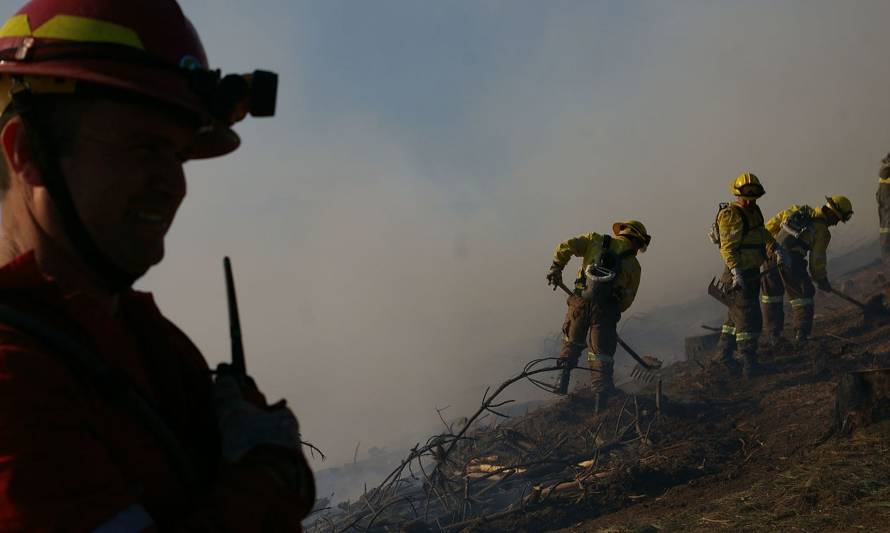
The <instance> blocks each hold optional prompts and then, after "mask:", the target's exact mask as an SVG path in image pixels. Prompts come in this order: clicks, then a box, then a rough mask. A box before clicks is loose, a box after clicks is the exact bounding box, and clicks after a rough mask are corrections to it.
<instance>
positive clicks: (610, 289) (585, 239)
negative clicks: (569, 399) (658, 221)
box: [547, 220, 652, 398]
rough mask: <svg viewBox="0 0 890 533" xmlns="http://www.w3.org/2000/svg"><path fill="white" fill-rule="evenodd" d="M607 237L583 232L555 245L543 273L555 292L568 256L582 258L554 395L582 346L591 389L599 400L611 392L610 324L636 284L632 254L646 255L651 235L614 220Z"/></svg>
mask: <svg viewBox="0 0 890 533" xmlns="http://www.w3.org/2000/svg"><path fill="white" fill-rule="evenodd" d="M612 233H614V235H615V236H614V237H612V236H610V235H600V234H598V233H587V234H585V235H580V236H578V237H575V238H573V239H569V240H567V241H565V242H563V243H560V245H559V246H557V247H556V253H555V254H554V257H553V265H552V266H551V267H550V272H549V273H548V274H547V282H548V284H550V285H553V287H554V290H555V289H556V287H558V286H560V285H561V284H562V270H563V268H565V266H566V264H567V263H568V262H569V260H570V259H571V258H572V257H573V256H574V257H581V258H582V260H581V268H579V269H578V275H577V277H576V279H575V287H574V291H573V293H574V294H572V295H571V296H569V298H568V300H567V302H566V303H567V305H568V307H569V308H568V311H567V312H566V318H565V323H564V324H563V327H562V332H563V335H564V337H563V344H562V349H561V350H560V354H559V357H560V361H559V363H560V366H562V367H563V368H564V369H565V371H563V372H562V373H561V374H560V380H559V383H558V385H557V392H559V393H560V394H565V393H566V392H567V391H568V387H569V372H570V371H571V369H572V368H575V367H576V366H578V358H579V357H580V356H581V352H582V351H583V350H584V348H585V347H586V348H587V360H588V362H589V365H590V369H591V376H592V388H593V391H594V392H595V393H597V394H598V395H599V398H603V397H605V396H608V395H609V394H611V393H613V392H614V390H615V385H614V383H613V381H612V369H613V357H614V355H615V349H616V347H617V340H618V335H617V331H616V326H617V325H618V320H619V319H620V317H621V313H623V312H624V311H626V310H627V309H628V308H629V307H630V305H631V304H632V303H633V301H634V297H636V294H637V288H638V287H639V286H640V274H641V268H640V263H639V261H637V257H636V256H637V253H638V252H645V251H646V248H647V247H648V246H649V243H650V242H651V240H652V237H651V236H650V235H649V234H648V233H647V232H646V227H645V226H643V224H642V223H641V222H638V221H636V220H630V221H627V222H616V223H615V224H613V225H612ZM588 333H589V339H590V341H589V343H588Z"/></svg>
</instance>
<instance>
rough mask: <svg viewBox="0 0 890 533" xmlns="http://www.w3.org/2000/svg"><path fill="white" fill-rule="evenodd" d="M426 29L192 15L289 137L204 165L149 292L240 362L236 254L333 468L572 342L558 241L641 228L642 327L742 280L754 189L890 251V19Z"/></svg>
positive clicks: (400, 21) (493, 14) (736, 15)
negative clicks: (881, 189) (234, 306)
mask: <svg viewBox="0 0 890 533" xmlns="http://www.w3.org/2000/svg"><path fill="white" fill-rule="evenodd" d="M411 4H412V3H411V2H380V3H374V5H373V7H367V6H366V7H364V8H359V7H358V4H356V3H350V4H340V3H337V2H331V3H330V4H328V5H329V6H330V5H333V6H334V7H330V8H328V11H323V9H322V8H320V7H318V6H317V5H316V6H312V5H309V4H304V3H299V2H297V3H293V4H292V3H290V2H278V3H276V2H270V4H269V7H268V10H267V11H264V12H261V13H254V12H252V11H251V9H254V8H250V9H248V7H249V6H248V7H244V6H240V5H238V4H236V3H232V4H231V5H227V10H226V11H227V12H228V11H232V12H233V13H232V14H231V15H227V14H226V13H221V12H220V10H219V9H218V8H215V6H216V4H214V5H213V6H210V5H208V4H207V2H199V1H197V0H195V1H194V2H184V8H185V10H186V12H187V13H189V14H190V15H191V16H192V18H193V20H194V22H195V25H196V26H197V27H198V28H199V29H201V31H202V34H203V35H204V38H205V44H206V45H207V48H208V50H209V51H210V53H211V58H216V59H217V63H220V64H226V61H224V59H231V60H232V62H233V64H234V66H239V65H241V66H243V67H244V68H253V67H255V66H265V67H269V68H273V69H275V68H277V69H278V70H280V71H281V72H282V91H283V93H282V95H281V102H280V114H279V117H278V118H276V119H275V120H274V121H266V122H261V121H253V122H250V123H245V124H244V125H243V126H239V130H240V131H241V132H242V134H243V136H244V139H245V146H244V148H243V149H242V151H240V152H239V153H237V154H236V155H234V156H232V157H229V158H226V159H223V160H219V161H211V162H203V163H195V164H190V166H189V168H188V171H189V176H190V181H189V187H190V192H189V197H188V198H187V200H186V203H185V204H184V206H183V208H182V211H181V214H180V216H179V218H178V220H177V222H176V224H175V225H174V229H173V232H172V233H171V235H170V239H169V246H168V258H167V259H166V260H165V262H164V263H163V264H162V265H161V266H159V267H157V268H156V269H155V270H153V271H152V272H151V273H150V275H149V277H147V278H146V279H145V280H144V281H143V282H142V283H141V286H142V287H144V288H147V289H151V290H153V291H154V292H155V293H156V295H157V299H158V301H159V305H160V306H161V308H162V309H163V310H165V311H166V312H167V313H168V315H169V316H170V317H171V318H172V319H173V320H174V321H175V322H177V323H178V324H179V325H180V326H181V327H182V328H183V329H184V330H185V331H186V332H187V333H189V334H190V336H191V337H192V338H193V339H194V340H195V341H196V342H197V344H198V345H199V346H200V347H201V348H202V350H203V351H204V352H205V355H206V356H207V358H208V359H209V360H211V361H212V362H217V361H221V360H224V359H226V358H227V357H228V346H227V337H226V335H227V329H226V315H225V300H224V290H223V283H222V275H221V266H220V261H221V258H222V256H223V255H226V254H228V255H231V256H232V257H233V260H234V265H235V275H236V283H237V285H238V291H239V297H240V304H241V311H242V325H243V328H244V337H245V345H246V351H247V355H248V369H249V370H250V372H251V373H252V374H253V375H254V376H255V377H256V379H257V381H258V383H259V384H260V385H261V386H262V388H263V389H264V390H265V391H266V392H267V395H268V396H270V398H271V399H276V398H277V397H282V396H283V397H287V398H288V400H289V402H290V404H291V405H292V407H293V408H294V410H295V411H296V412H297V414H298V416H299V418H300V421H301V424H302V428H303V433H304V437H305V438H306V439H307V440H310V441H312V442H313V443H315V444H317V445H318V446H320V447H321V448H322V449H323V450H325V451H326V452H327V453H328V454H329V456H330V464H333V465H336V464H338V463H340V462H343V461H351V459H352V454H353V451H354V449H355V445H356V442H357V441H362V442H363V443H367V445H368V446H370V445H374V444H376V445H388V446H392V445H396V444H404V445H409V446H410V445H413V443H414V442H416V441H417V440H419V439H420V438H422V436H423V434H424V433H426V432H427V431H429V430H430V429H433V428H435V424H439V422H438V417H437V415H436V412H435V407H437V406H438V407H443V406H446V405H451V406H452V407H451V409H449V411H447V413H449V414H450V415H451V416H455V417H456V416H460V415H462V414H466V411H467V410H469V408H470V407H471V406H472V404H474V403H476V402H478V399H479V397H480V396H481V392H482V390H484V385H485V384H497V383H500V382H501V381H503V380H504V379H505V378H507V377H509V376H510V375H512V374H515V373H516V372H517V371H518V370H519V367H518V364H519V363H518V362H519V361H523V360H526V359H530V358H532V357H533V356H535V355H536V354H537V351H538V349H539V346H540V339H541V338H543V337H544V336H545V335H546V334H547V333H549V332H552V331H555V330H557V329H558V328H559V327H560V326H561V323H562V319H563V313H564V298H563V297H562V296H561V295H560V294H559V293H557V294H554V293H553V292H551V291H550V290H549V289H548V288H547V287H546V286H545V280H544V275H545V273H546V270H547V268H548V266H549V264H550V260H551V254H552V251H553V248H554V247H555V246H556V244H557V243H558V242H559V241H561V240H563V239H566V238H568V237H571V236H574V235H577V234H579V233H584V232H588V231H597V232H604V231H608V229H609V228H610V227H611V224H612V222H613V221H615V220H619V219H627V218H636V219H639V220H642V221H643V222H644V223H645V224H646V225H647V226H648V228H649V230H650V231H651V233H652V234H653V235H654V240H653V243H652V246H651V247H650V249H649V252H648V253H646V254H645V255H643V256H641V258H640V260H641V263H642V266H643V282H642V285H641V287H640V293H639V297H638V301H637V303H636V304H635V306H634V308H633V310H634V311H636V312H642V311H647V310H651V309H653V308H655V307H657V306H658V305H661V304H666V303H674V302H677V301H684V300H689V299H692V298H694V297H698V296H699V295H700V294H701V293H702V292H703V291H704V288H705V286H706V284H707V281H708V280H709V279H710V277H711V276H712V275H714V274H716V273H718V272H719V271H720V268H721V264H720V260H719V257H718V255H717V252H716V250H715V249H714V248H713V246H712V245H711V244H710V243H709V242H708V240H707V237H706V232H707V228H708V226H709V224H710V223H711V222H712V221H713V218H714V215H715V211H716V205H717V203H718V202H720V201H726V200H727V199H728V185H729V182H730V181H731V180H732V178H734V177H735V176H736V175H737V174H738V173H740V172H742V171H745V170H748V171H752V172H754V173H756V174H758V175H759V176H760V177H761V179H762V180H763V182H764V184H765V187H766V190H767V195H766V197H764V199H763V201H762V202H761V205H762V207H763V211H764V213H765V214H766V215H767V216H769V215H771V214H772V213H775V212H776V211H778V210H780V209H783V208H785V207H786V206H787V205H788V204H791V203H809V204H811V205H815V204H818V203H820V202H822V201H823V197H824V196H825V195H827V194H846V195H848V196H849V197H850V198H851V199H852V201H853V204H854V209H855V211H856V215H855V216H854V219H853V220H852V222H851V223H850V224H847V225H846V226H842V227H839V228H837V229H836V230H835V231H834V239H833V241H832V252H834V253H838V252H840V251H842V250H846V249H849V248H852V247H854V246H855V245H857V244H861V243H862V242H863V241H864V240H866V239H872V238H874V236H875V235H876V230H877V219H876V212H875V204H874V196H873V195H874V190H875V188H876V186H877V185H876V170H877V166H878V162H879V160H880V158H881V157H882V156H883V155H884V153H886V152H887V150H888V149H890V146H888V141H890V126H888V124H890V121H888V120H887V117H888V116H890V114H888V112H890V99H888V98H887V89H886V88H887V87H888V82H890V72H888V69H890V63H888V62H887V61H886V58H885V57H884V55H883V50H884V47H883V46H882V45H883V42H884V34H885V31H884V21H886V20H890V5H888V4H886V3H884V2H877V1H875V2H865V1H857V2H848V3H838V2H832V1H827V0H826V1H818V2H817V1H806V2H803V1H788V2H781V3H777V2H766V1H752V2H744V3H743V2H698V1H678V2H672V3H669V4H668V3H663V2H642V3H638V4H634V5H633V6H627V5H626V4H625V3H623V2H596V3H594V2H560V3H558V7H557V6H556V4H554V6H552V7H548V6H549V4H548V5H547V6H545V5H543V4H541V3H538V2H534V3H520V2H515V3H514V2H510V3H498V2H486V3H484V4H476V3H463V2H455V3H453V5H452V3H449V4H443V5H439V6H438V7H437V8H436V9H434V10H432V11H431V12H430V14H425V13H420V11H419V8H416V7H411ZM344 5H346V6H348V7H347V8H346V9H343V6H344ZM353 8H354V10H357V11H351V10H352V9H353ZM320 10H322V11H323V12H322V11H320ZM363 10H364V11H363ZM366 11H373V13H368V12H366ZM406 13H407V14H406ZM371 15H373V16H371ZM230 17H231V18H230ZM239 17H240V18H243V19H244V25H243V26H239V25H235V24H233V22H232V20H234V19H236V18H239ZM239 20H240V19H239ZM335 23H336V24H342V27H339V26H336V24H335ZM463 23H465V24H463ZM358 26H361V27H362V28H365V29H364V32H363V33H361V35H360V37H361V39H359V38H357V37H355V35H354V34H353V33H352V32H351V29H353V28H355V27H358ZM205 28H207V29H205ZM259 30H262V31H263V32H264V35H267V36H269V37H268V38H263V39H256V38H250V37H249V36H248V34H247V32H249V31H259ZM242 32H245V33H242ZM326 32H328V33H326ZM462 32H468V33H469V34H470V35H463V34H462ZM480 35H481V37H480ZM279 38H280V42H279ZM341 41H344V42H349V43H350V46H348V47H347V46H346V45H343V44H342V43H341ZM233 43H237V46H235V45H234V44H233ZM332 43H333V44H332ZM399 43H401V45H399ZM468 43H469V44H468ZM291 47H293V48H291ZM346 48H348V50H344V49H346ZM381 50H383V51H381ZM451 50H453V51H454V52H453V53H451ZM259 51H262V53H260V52H259ZM255 57H260V58H261V59H262V64H261V65H255V64H253V63H250V62H249V61H251V60H253V59H255ZM474 62H479V63H480V64H478V65H477V64H475V63H474ZM436 72H439V73H440V74H439V76H440V77H435V74H434V73H436ZM441 72H447V73H448V75H447V76H445V75H442V74H441ZM426 75H429V76H434V77H433V78H432V79H433V81H432V82H430V81H429V80H428V79H426V78H424V79H415V77H417V78H423V76H426ZM350 76H351V77H350ZM344 85H349V86H348V87H346V86H344ZM404 87H409V88H411V90H410V91H408V90H404ZM398 91H404V92H398ZM418 91H419V94H417V93H418ZM423 91H427V92H423ZM393 92H395V93H397V95H396V96H393V94H391V93H393ZM358 95H362V96H361V98H360V97H359V96H358ZM400 102H401V104H402V105H400ZM406 110H407V111H406ZM409 111H410V112H409ZM576 267H577V263H572V264H571V265H570V267H569V270H571V271H574V268H576Z"/></svg>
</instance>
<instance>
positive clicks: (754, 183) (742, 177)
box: [729, 172, 766, 200]
mask: <svg viewBox="0 0 890 533" xmlns="http://www.w3.org/2000/svg"><path fill="white" fill-rule="evenodd" d="M729 190H730V191H731V192H732V194H733V196H738V197H739V198H745V199H748V200H755V199H757V198H760V197H761V196H763V195H764V194H765V193H766V191H765V190H764V188H763V185H761V184H760V180H759V179H758V178H757V176H755V175H754V174H751V173H750V172H742V173H741V174H739V176H738V177H737V178H736V179H735V180H733V182H732V185H730V187H729Z"/></svg>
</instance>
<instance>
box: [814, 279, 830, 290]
mask: <svg viewBox="0 0 890 533" xmlns="http://www.w3.org/2000/svg"><path fill="white" fill-rule="evenodd" d="M816 286H817V287H819V290H821V291H825V292H831V283H830V282H829V281H828V278H822V279H818V280H816Z"/></svg>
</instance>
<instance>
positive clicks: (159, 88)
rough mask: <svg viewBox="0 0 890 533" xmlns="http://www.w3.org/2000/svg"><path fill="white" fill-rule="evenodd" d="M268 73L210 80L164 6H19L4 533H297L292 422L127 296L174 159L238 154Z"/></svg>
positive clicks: (9, 154)
mask: <svg viewBox="0 0 890 533" xmlns="http://www.w3.org/2000/svg"><path fill="white" fill-rule="evenodd" d="M270 79H272V78H270V75H269V74H263V75H259V74H258V75H257V76H255V77H243V76H227V77H225V78H220V76H219V74H218V72H215V71H210V70H208V69H207V59H206V56H205V54H204V50H203V47H202V45H201V42H200V40H199V39H198V36H197V34H196V33H195V31H194V29H193V28H192V26H191V24H190V23H189V21H188V20H187V19H186V18H185V16H184V15H183V14H182V12H181V10H180V8H179V6H178V5H177V4H176V2H175V1H174V0H129V1H127V2H120V1H116V0H34V1H32V2H30V3H28V4H27V5H25V6H24V7H23V8H22V9H21V10H20V11H19V12H18V13H17V14H16V15H15V16H13V17H12V18H11V19H9V20H8V21H7V22H6V23H5V24H4V25H3V26H2V27H0V99H2V101H0V107H2V109H3V114H2V116H0V149H2V152H3V162H2V164H0V194H2V201H0V212H2V219H0V230H2V232H0V264H2V266H0V531H59V530H65V531H93V530H95V531H153V530H164V531H166V530H190V529H192V528H195V529H201V530H208V531H254V530H275V531H279V530H280V531H299V530H300V520H301V519H302V518H303V517H305V516H306V514H307V513H308V512H309V510H310V508H311V506H312V505H313V503H314V484H313V480H312V474H311V472H310V470H309V468H308V466H307V464H306V460H305V458H304V457H303V454H302V451H301V446H300V436H299V428H298V425H297V421H296V418H295V417H294V415H293V413H292V412H291V411H290V410H289V409H288V408H287V407H286V406H285V405H284V403H283V402H279V403H278V404H275V405H274V406H269V405H267V404H266V402H265V399H264V397H263V396H262V394H260V392H259V391H258V390H257V389H256V386H255V385H254V384H253V381H252V380H251V379H250V378H248V377H246V376H241V375H237V374H235V373H233V372H231V371H227V369H226V368H221V369H218V372H217V376H216V378H215V379H213V378H212V375H211V372H210V370H209V368H208V367H207V363H206V361H205V360H204V358H203V357H202V356H201V354H200V353H199V352H198V350H197V349H196V348H195V347H194V345H193V344H192V343H191V342H190V341H189V339H188V338H187V337H186V336H185V335H184V334H183V333H182V332H181V331H180V330H178V329H177V328H176V326H174V325H173V324H172V323H170V322H169V321H168V320H167V319H165V318H164V317H163V316H162V315H161V313H160V312H159V311H158V309H157V307H155V304H154V302H153V300H152V298H151V295H149V294H146V293H140V292H136V291H134V290H133V289H132V288H131V285H132V283H133V282H134V281H135V280H136V279H138V278H139V277H141V276H142V275H143V274H144V273H145V272H146V271H147V270H148V269H149V268H150V267H151V266H153V265H155V264H157V263H158V262H160V261H161V259H162V258H163V255H164V237H165V235H166V233H167V230H168V229H169V227H170V224H171V223H172V220H173V218H174V215H175V214H176V211H177V209H178V207H179V205H180V203H181V202H182V199H183V198H184V196H185V193H186V187H185V176H184V173H183V168H182V167H183V162H184V161H186V160H188V159H195V158H206V157H215V156H219V155H223V154H226V153H228V152H231V151H233V150H234V149H235V148H237V147H238V144H239V140H238V136H237V135H236V134H235V133H234V131H233V130H232V129H231V125H232V124H233V123H234V122H236V121H238V120H240V119H241V118H243V117H244V116H245V115H246V114H248V113H251V114H254V115H269V114H270V113H271V111H273V109H274V108H273V105H272V104H273V102H270V101H269V100H270V99H269V95H268V94H266V95H265V97H264V94H263V91H262V84H263V83H265V82H269V81H270Z"/></svg>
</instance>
